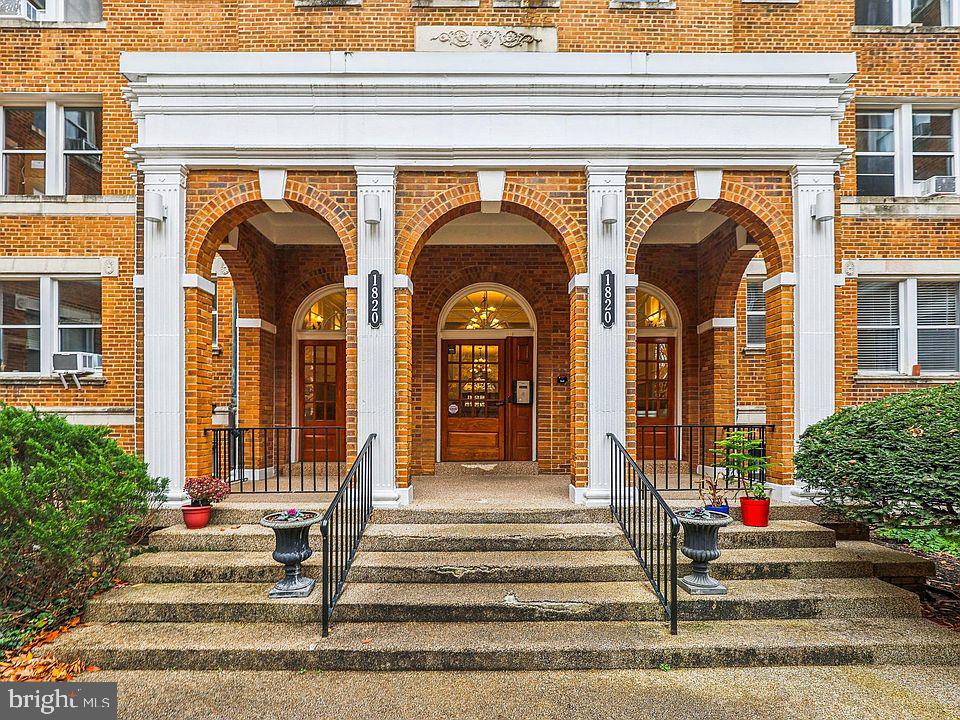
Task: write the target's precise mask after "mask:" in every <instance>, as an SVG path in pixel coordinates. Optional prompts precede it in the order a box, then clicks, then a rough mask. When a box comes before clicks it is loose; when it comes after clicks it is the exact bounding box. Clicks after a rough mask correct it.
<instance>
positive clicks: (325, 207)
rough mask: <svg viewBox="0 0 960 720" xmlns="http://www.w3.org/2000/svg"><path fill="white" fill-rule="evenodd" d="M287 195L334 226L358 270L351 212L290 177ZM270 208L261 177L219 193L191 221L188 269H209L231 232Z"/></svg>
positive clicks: (295, 204)
mask: <svg viewBox="0 0 960 720" xmlns="http://www.w3.org/2000/svg"><path fill="white" fill-rule="evenodd" d="M283 197H284V199H285V200H286V201H287V202H289V203H290V204H291V205H292V206H293V207H294V209H296V210H299V211H301V212H304V213H307V214H309V215H313V216H314V217H317V218H319V219H321V220H323V221H324V222H326V223H327V224H328V225H329V226H330V227H331V228H332V229H333V231H334V232H335V233H336V235H337V238H338V239H339V240H340V244H341V246H342V247H343V252H344V254H345V255H346V259H347V268H348V272H351V273H355V272H356V265H357V251H356V237H357V232H356V225H355V223H354V222H353V219H352V217H351V216H350V213H349V211H348V210H347V209H346V208H344V207H343V206H342V205H340V204H339V203H338V202H336V201H335V200H334V199H333V198H331V197H330V196H329V195H327V194H326V193H323V192H320V191H318V190H317V189H316V188H314V187H311V186H310V185H308V184H307V183H303V182H300V181H298V180H293V179H289V178H288V179H287V185H286V188H285V189H284V195H283ZM269 211H270V209H269V208H268V207H267V206H266V204H265V203H264V202H263V200H262V199H261V195H260V182H259V180H250V181H247V182H242V183H239V184H237V185H233V186H231V187H229V188H226V189H224V190H222V191H221V192H219V193H218V194H217V195H216V196H214V197H213V198H211V199H210V200H209V201H207V203H206V204H205V205H204V206H203V207H201V208H200V209H199V210H198V211H197V212H196V213H195V214H194V215H193V217H192V218H190V221H189V223H188V224H187V231H186V265H187V272H197V273H203V272H204V271H207V272H209V268H210V266H211V264H212V263H213V256H214V255H215V254H216V252H217V249H218V248H219V247H220V244H221V243H222V242H223V240H224V238H225V237H226V236H227V234H228V233H229V232H230V231H231V230H232V229H233V228H235V227H237V226H238V225H240V224H242V223H243V222H245V221H246V220H249V219H250V218H252V217H254V216H255V215H259V214H261V213H264V212H269Z"/></svg>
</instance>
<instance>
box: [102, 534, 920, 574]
mask: <svg viewBox="0 0 960 720" xmlns="http://www.w3.org/2000/svg"><path fill="white" fill-rule="evenodd" d="M319 555H320V554H319V553H314V555H313V557H311V558H310V559H309V560H308V561H307V562H306V567H307V574H308V575H312V576H313V577H319V574H320V557H319ZM678 567H679V573H680V574H681V575H683V574H685V573H687V572H689V571H690V562H689V561H688V560H687V559H686V558H683V557H682V556H681V557H680V562H679V563H678ZM712 571H713V574H714V575H715V576H716V577H718V578H720V579H726V580H758V579H778V578H793V579H802V578H818V577H819V578H840V577H872V576H877V577H881V578H887V577H890V578H922V577H925V576H926V575H930V574H933V565H932V563H931V562H929V561H927V560H923V559H920V558H916V557H914V556H913V555H909V554H907V553H902V552H899V551H897V550H890V549H888V548H884V547H881V546H879V545H874V544H872V543H864V542H845V543H838V544H837V547H834V548H829V547H828V548H779V549H777V550H776V552H771V551H770V550H769V549H763V548H759V549H743V550H726V551H724V553H723V555H722V556H721V557H720V559H719V560H717V561H716V562H714V563H713V565H712ZM120 576H121V578H122V579H123V580H126V581H127V582H130V583H164V582H190V583H202V582H212V583H235V582H272V581H276V580H277V579H278V578H279V577H280V576H281V567H280V565H279V564H277V563H276V562H274V561H273V559H272V558H271V556H270V554H269V553H266V552H154V553H144V554H142V555H138V556H136V557H134V558H131V559H130V560H129V561H127V562H126V563H125V564H124V565H123V567H122V568H121V570H120ZM643 577H644V575H643V569H642V568H641V566H640V564H639V563H638V562H637V560H636V558H635V556H634V555H633V553H632V552H631V551H626V550H622V551H616V550H601V551H583V552H575V553H573V552H562V551H560V552H550V551H531V552H526V551H524V552H438V553H429V552H361V553H359V554H358V555H357V558H356V560H355V562H354V565H353V568H352V569H351V571H350V580H351V581H353V582H412V583H424V582H430V583H441V582H453V583H463V582H487V583H491V582H492V583H517V582H616V581H633V580H641V579H643Z"/></svg>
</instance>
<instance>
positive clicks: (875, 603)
mask: <svg viewBox="0 0 960 720" xmlns="http://www.w3.org/2000/svg"><path fill="white" fill-rule="evenodd" d="M270 587H271V585H270V584H269V583H266V584H259V583H237V584H231V583H223V584H213V583H168V584H155V585H154V584H143V585H129V586H126V587H122V588H119V589H118V590H117V591H116V592H111V593H106V594H104V595H102V596H100V597H98V598H95V599H94V600H93V601H91V603H90V605H89V607H88V610H87V615H86V617H85V620H86V621H88V622H100V623H108V622H250V623H256V622H271V623H316V622H320V621H321V620H322V604H321V603H322V598H321V593H319V592H314V593H313V595H311V596H310V597H309V598H302V599H285V600H271V599H269V598H268V597H267V591H268V590H269V589H270ZM728 587H729V591H730V592H729V594H728V595H726V596H721V597H715V598H709V597H695V596H691V595H688V594H686V593H684V592H682V591H681V593H680V594H679V597H678V602H679V608H680V618H681V619H682V620H684V621H687V620H761V619H777V618H781V619H790V618H792V619H802V618H843V617H850V618H852V617H878V618H879V617H884V618H887V617H919V615H920V604H919V599H918V598H917V596H916V595H914V594H913V593H910V592H907V591H905V590H901V589H900V588H896V587H894V586H892V585H889V584H887V583H884V582H881V581H879V580H876V579H874V578H853V579H850V578H844V579H839V580H733V581H730V583H729V585H728ZM663 618H664V613H663V610H662V608H661V606H660V603H659V601H658V600H657V599H656V597H655V596H654V595H653V593H652V591H651V590H650V587H649V585H647V584H646V583H643V582H606V583H603V582H600V583H517V584H492V583H464V584H453V583H451V584H436V583H428V584H415V583H399V584H394V583H384V584H378V583H354V582H351V583H349V584H348V585H347V587H346V589H345V590H344V593H343V595H342V596H341V598H340V600H339V602H338V604H337V607H336V609H335V611H334V619H335V620H336V621H337V622H411V621H418V622H493V621H499V622H519V621H532V620H581V621H585V620H632V621H644V620H650V621H662V620H663Z"/></svg>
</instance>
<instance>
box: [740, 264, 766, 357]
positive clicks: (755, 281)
mask: <svg viewBox="0 0 960 720" xmlns="http://www.w3.org/2000/svg"><path fill="white" fill-rule="evenodd" d="M766 279H767V278H766V277H764V276H756V277H754V276H750V277H747V279H746V285H748V286H749V285H760V294H761V296H762V297H763V310H762V311H761V310H751V309H750V305H749V288H748V289H747V293H748V297H747V298H745V299H744V313H745V315H744V328H743V339H744V347H746V348H748V349H750V350H763V349H765V348H766V347H767V338H766V331H764V338H763V342H762V343H752V342H750V317H751V316H753V317H762V318H763V326H764V328H766V326H767V295H766V293H765V292H763V282H764V281H765V280H766Z"/></svg>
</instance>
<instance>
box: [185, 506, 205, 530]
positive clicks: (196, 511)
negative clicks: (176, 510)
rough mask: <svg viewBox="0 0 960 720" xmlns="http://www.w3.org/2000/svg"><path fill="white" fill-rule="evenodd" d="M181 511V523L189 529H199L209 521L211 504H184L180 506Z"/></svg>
mask: <svg viewBox="0 0 960 720" xmlns="http://www.w3.org/2000/svg"><path fill="white" fill-rule="evenodd" d="M180 509H181V510H182V511H183V524H184V525H186V526H187V527H188V528H189V529H190V530H199V529H200V528H204V527H206V526H207V523H209V522H210V511H211V510H212V509H213V506H212V505H184V506H182V507H181V508H180Z"/></svg>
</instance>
